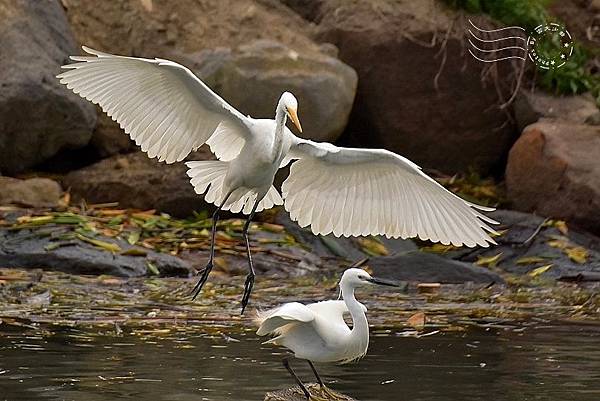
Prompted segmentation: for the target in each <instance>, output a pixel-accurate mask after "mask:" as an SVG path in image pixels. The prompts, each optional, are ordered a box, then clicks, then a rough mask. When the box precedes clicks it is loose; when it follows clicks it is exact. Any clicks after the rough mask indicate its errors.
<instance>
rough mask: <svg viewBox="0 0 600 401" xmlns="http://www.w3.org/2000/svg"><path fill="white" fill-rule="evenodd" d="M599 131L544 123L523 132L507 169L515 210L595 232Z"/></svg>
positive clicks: (599, 222)
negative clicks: (555, 219) (559, 220)
mask: <svg viewBox="0 0 600 401" xmlns="http://www.w3.org/2000/svg"><path fill="white" fill-rule="evenodd" d="M599 155H600V127H599V126H591V125H584V124H573V123H570V122H564V121H561V120H551V119H544V120H541V121H540V122H538V123H536V124H533V125H531V126H529V127H527V129H526V130H525V131H524V132H523V135H522V136H521V138H519V140H518V141H517V142H516V143H515V145H514V146H513V148H512V149H511V151H510V154H509V158H508V165H507V167H506V185H507V189H508V197H509V199H510V200H511V202H512V203H513V206H514V207H515V208H516V209H518V210H523V211H528V212H533V211H535V212H536V213H537V214H540V215H542V216H550V217H556V218H561V219H565V220H568V221H570V222H572V223H574V224H576V225H578V226H580V227H582V228H584V229H587V230H589V231H592V232H594V233H596V234H598V233H600V213H598V212H599V211H600V163H598V157H599Z"/></svg>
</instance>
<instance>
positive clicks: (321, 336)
mask: <svg viewBox="0 0 600 401" xmlns="http://www.w3.org/2000/svg"><path fill="white" fill-rule="evenodd" d="M369 283H370V284H382V285H391V286H396V285H395V284H394V283H391V282H388V281H384V280H380V279H376V278H374V277H371V276H370V275H369V273H367V272H366V271H364V270H361V269H356V268H352V269H348V270H346V271H345V272H344V274H343V276H342V279H341V280H340V284H339V286H340V289H341V293H342V298H343V300H342V301H323V302H317V303H312V304H308V305H303V304H301V303H298V302H290V303H286V304H283V305H281V306H279V307H276V308H274V309H271V310H268V311H265V312H259V313H258V316H257V318H256V322H257V324H258V326H259V328H258V331H257V332H256V334H258V335H259V336H264V335H269V334H270V335H274V336H275V337H274V338H273V339H271V340H269V341H267V342H266V343H267V344H275V345H280V346H283V347H286V348H288V349H290V350H291V351H292V352H293V353H294V356H295V357H296V358H299V359H305V360H307V361H309V362H337V363H347V362H350V361H354V360H357V359H360V358H362V357H363V356H364V355H365V354H366V353H367V349H368V347H369V323H368V322H367V317H366V312H367V308H366V307H365V306H364V305H363V304H361V303H360V302H358V301H357V300H356V297H355V295H354V290H355V289H356V288H357V287H359V286H361V285H366V284H369ZM345 313H349V314H350V315H351V317H352V328H350V327H348V325H347V324H346V322H345V321H344V314H345ZM311 367H312V368H313V371H314V372H315V375H317V372H316V370H315V368H314V366H313V365H312V363H311ZM286 368H288V370H289V371H290V373H291V374H292V375H293V376H294V378H295V379H296V380H297V381H298V382H299V383H298V384H299V385H300V386H301V387H303V385H302V383H301V382H300V381H299V379H298V377H297V376H296V375H295V373H294V372H293V371H292V370H291V368H290V367H289V365H286ZM317 380H319V382H320V383H321V384H322V381H321V379H320V378H319V376H318V375H317ZM303 390H304V392H305V394H307V390H306V388H305V387H303ZM307 397H308V395H307Z"/></svg>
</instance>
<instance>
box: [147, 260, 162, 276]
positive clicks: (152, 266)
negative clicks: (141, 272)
mask: <svg viewBox="0 0 600 401" xmlns="http://www.w3.org/2000/svg"><path fill="white" fill-rule="evenodd" d="M146 267H147V268H148V271H149V272H150V273H152V274H154V275H155V276H159V275H160V271H158V267H156V265H155V264H154V263H152V262H146Z"/></svg>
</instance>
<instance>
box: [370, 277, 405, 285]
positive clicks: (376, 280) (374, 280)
mask: <svg viewBox="0 0 600 401" xmlns="http://www.w3.org/2000/svg"><path fill="white" fill-rule="evenodd" d="M367 281H368V282H369V283H373V284H378V285H387V286H389V287H400V284H398V283H396V282H395V281H389V280H384V279H381V278H376V277H371V278H368V279H367Z"/></svg>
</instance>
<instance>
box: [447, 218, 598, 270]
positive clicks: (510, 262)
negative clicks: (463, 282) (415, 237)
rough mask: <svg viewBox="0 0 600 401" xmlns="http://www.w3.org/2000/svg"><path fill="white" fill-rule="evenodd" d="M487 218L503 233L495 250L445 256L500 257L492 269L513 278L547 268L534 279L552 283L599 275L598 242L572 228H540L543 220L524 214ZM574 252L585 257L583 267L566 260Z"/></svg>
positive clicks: (465, 258)
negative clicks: (514, 275) (515, 275)
mask: <svg viewBox="0 0 600 401" xmlns="http://www.w3.org/2000/svg"><path fill="white" fill-rule="evenodd" d="M489 215H490V217H491V218H493V219H495V220H497V221H500V222H501V223H502V224H501V225H500V226H499V227H498V230H500V231H505V233H504V234H503V235H501V236H500V237H496V241H497V242H498V246H493V247H490V248H477V249H463V250H459V251H456V252H450V253H448V254H446V256H448V257H451V258H455V259H459V260H462V261H464V262H475V261H476V260H478V258H489V257H493V256H496V255H499V254H500V255H501V256H500V257H499V259H498V260H497V266H496V268H495V269H496V270H500V271H505V272H509V273H513V274H517V275H526V274H535V273H533V272H534V270H536V269H538V268H540V267H544V266H548V265H551V266H550V267H549V268H548V269H546V270H545V271H544V272H543V273H540V274H538V275H540V276H542V277H545V278H552V279H566V280H568V279H572V280H576V279H577V278H578V277H579V278H580V279H581V280H586V279H589V277H590V276H594V275H595V274H596V273H600V238H598V237H595V236H593V235H591V234H588V233H582V232H578V231H577V230H575V229H573V228H572V227H569V229H568V232H567V233H566V234H564V233H563V232H561V231H560V230H559V229H558V228H557V227H556V226H554V225H551V224H546V225H543V223H544V221H545V219H544V218H543V217H540V216H535V215H532V214H528V213H522V212H517V211H512V210H497V211H495V212H493V213H490V214H489ZM577 249H579V250H580V251H583V252H585V254H586V256H585V258H584V259H585V261H583V263H580V262H582V260H579V261H577V260H576V259H573V258H572V257H570V256H569V254H570V252H573V251H574V250H577Z"/></svg>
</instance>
